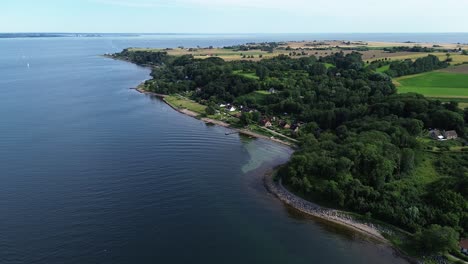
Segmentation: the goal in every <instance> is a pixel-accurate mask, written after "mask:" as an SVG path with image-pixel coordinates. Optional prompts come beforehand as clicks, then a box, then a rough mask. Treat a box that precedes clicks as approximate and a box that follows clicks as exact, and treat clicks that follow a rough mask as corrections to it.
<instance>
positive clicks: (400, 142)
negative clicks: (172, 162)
mask: <svg viewBox="0 0 468 264" xmlns="http://www.w3.org/2000/svg"><path fill="white" fill-rule="evenodd" d="M114 56H115V57H117V58H120V59H125V60H130V61H132V62H135V63H138V64H141V65H151V66H154V67H153V68H152V69H153V70H152V73H151V76H152V77H153V79H152V80H149V81H147V82H146V83H145V88H146V89H147V90H148V91H152V92H156V93H161V94H174V93H185V94H189V95H190V97H191V99H193V100H195V101H197V102H199V103H201V104H204V105H208V106H209V109H210V111H214V110H215V109H216V108H217V107H218V105H219V104H226V103H231V104H235V105H237V106H240V105H242V106H243V107H244V108H245V109H250V111H249V112H243V113H242V117H241V118H240V120H241V122H242V123H243V125H246V124H248V123H251V122H254V123H257V122H260V121H261V120H263V119H266V118H268V119H270V118H272V117H277V118H278V119H283V120H289V121H290V122H291V123H293V124H301V127H300V130H299V132H298V133H297V134H296V135H295V137H297V139H298V140H299V142H300V143H299V146H298V150H297V151H296V152H295V153H294V155H293V156H292V158H291V160H290V162H289V163H288V164H287V165H285V166H283V167H282V168H281V169H280V170H279V172H278V174H279V175H280V177H282V179H283V182H284V183H285V184H286V185H287V186H288V187H289V188H291V189H292V190H294V191H295V192H296V193H297V194H299V195H301V196H302V197H305V198H307V199H310V200H313V201H316V202H319V203H323V204H326V205H328V206H330V207H335V208H339V209H345V210H350V211H353V212H356V213H359V214H361V215H366V216H369V217H372V218H374V219H378V220H381V221H384V222H387V223H390V224H392V225H395V226H397V227H400V228H402V229H404V230H406V231H408V232H411V233H414V234H416V237H419V238H421V240H422V241H424V240H425V239H424V237H425V235H426V236H430V235H431V234H434V233H437V232H439V231H440V230H444V231H443V232H444V233H445V234H453V235H452V236H450V237H451V242H450V243H452V242H453V241H454V240H456V239H458V237H466V236H468V173H467V170H466V168H467V166H468V152H465V151H464V149H463V146H464V145H465V144H466V141H465V135H467V134H466V133H467V130H466V127H465V123H466V122H467V121H468V111H467V110H465V111H463V110H461V109H459V108H458V105H457V103H456V102H450V103H449V102H441V101H438V100H430V99H427V98H425V97H424V96H422V95H419V94H397V93H396V88H395V86H394V85H393V84H392V80H391V77H394V76H402V75H407V74H414V73H420V72H426V71H431V70H434V69H440V68H443V67H447V62H442V61H439V59H438V58H437V57H435V56H432V55H429V56H427V57H425V58H421V59H417V60H415V61H411V60H406V61H394V62H391V63H386V64H389V65H390V66H389V70H388V71H387V72H385V73H381V72H376V71H374V70H373V69H375V67H366V65H365V63H364V62H363V60H362V58H361V55H360V54H359V53H356V52H353V53H350V54H347V55H345V54H344V53H336V54H333V55H330V56H327V57H321V58H315V57H313V56H311V57H302V58H298V59H293V58H290V57H289V56H284V55H280V56H278V57H275V58H271V59H263V60H260V61H231V62H226V61H224V60H222V59H220V58H216V57H211V58H207V59H194V58H193V57H191V56H189V55H187V56H179V57H173V56H169V55H167V54H166V53H165V52H143V51H140V52H137V51H132V52H130V51H128V50H124V51H123V52H122V53H118V54H115V55H114ZM272 90H273V91H275V92H271V93H268V92H262V93H259V91H272ZM252 110H254V111H253V113H256V114H252ZM431 128H437V129H440V130H455V131H456V132H457V134H458V136H459V138H458V139H457V140H456V141H450V142H449V141H447V142H437V141H434V140H432V139H430V138H428V130H429V129H431ZM455 149H457V150H458V151H455ZM439 233H440V232H439ZM444 239H445V238H444ZM426 244H427V243H424V242H421V243H420V245H419V246H420V247H421V250H423V251H428V252H429V251H430V252H435V251H437V250H439V249H434V248H431V245H426ZM445 244H446V243H445Z"/></svg>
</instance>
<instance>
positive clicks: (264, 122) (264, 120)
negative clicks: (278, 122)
mask: <svg viewBox="0 0 468 264" xmlns="http://www.w3.org/2000/svg"><path fill="white" fill-rule="evenodd" d="M260 123H261V124H262V126H264V127H272V126H273V124H272V123H271V122H270V120H268V119H263V120H262V121H261V122H260Z"/></svg>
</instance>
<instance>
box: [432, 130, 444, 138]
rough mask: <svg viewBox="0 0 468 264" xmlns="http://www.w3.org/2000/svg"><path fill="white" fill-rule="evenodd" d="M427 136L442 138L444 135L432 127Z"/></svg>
mask: <svg viewBox="0 0 468 264" xmlns="http://www.w3.org/2000/svg"><path fill="white" fill-rule="evenodd" d="M429 136H430V137H431V138H432V139H434V140H442V139H444V136H443V135H442V133H441V132H440V131H439V130H438V129H433V130H431V131H429Z"/></svg>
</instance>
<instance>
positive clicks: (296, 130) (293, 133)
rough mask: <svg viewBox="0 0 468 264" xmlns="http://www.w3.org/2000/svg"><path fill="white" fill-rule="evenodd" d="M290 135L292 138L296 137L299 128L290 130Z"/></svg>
mask: <svg viewBox="0 0 468 264" xmlns="http://www.w3.org/2000/svg"><path fill="white" fill-rule="evenodd" d="M291 134H292V135H293V136H297V135H298V134H299V127H298V126H297V127H296V128H294V129H292V131H291Z"/></svg>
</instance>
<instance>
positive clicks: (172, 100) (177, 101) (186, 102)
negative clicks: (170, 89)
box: [164, 95, 206, 114]
mask: <svg viewBox="0 0 468 264" xmlns="http://www.w3.org/2000/svg"><path fill="white" fill-rule="evenodd" d="M164 100H165V101H166V102H167V103H169V104H171V105H172V106H174V107H176V108H179V109H187V110H190V111H193V112H196V113H199V114H203V113H205V109H206V106H204V105H201V104H199V103H197V102H194V101H192V100H190V99H188V98H185V97H182V96H179V95H170V96H166V97H165V98H164Z"/></svg>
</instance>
